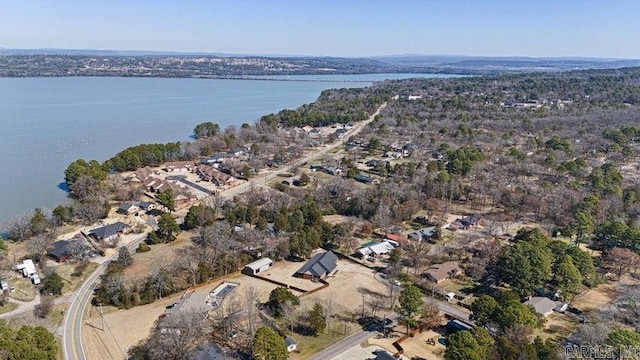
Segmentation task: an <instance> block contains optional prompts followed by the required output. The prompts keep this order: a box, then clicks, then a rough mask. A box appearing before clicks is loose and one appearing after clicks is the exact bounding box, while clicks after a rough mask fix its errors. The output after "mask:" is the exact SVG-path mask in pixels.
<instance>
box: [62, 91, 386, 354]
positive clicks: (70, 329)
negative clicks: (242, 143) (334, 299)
mask: <svg viewBox="0 0 640 360" xmlns="http://www.w3.org/2000/svg"><path fill="white" fill-rule="evenodd" d="M386 106H387V103H384V104H382V106H380V108H378V110H377V111H376V112H375V113H374V114H373V115H371V116H370V117H369V118H368V119H367V120H365V121H362V122H360V123H359V124H357V125H356V126H354V127H353V128H352V129H351V130H349V131H348V132H347V133H346V134H345V135H344V136H343V137H342V138H341V139H339V140H337V141H335V142H333V143H332V144H330V145H328V146H326V147H324V148H322V149H320V150H318V151H315V152H313V153H312V154H310V155H307V156H305V157H303V158H301V159H297V160H295V161H293V162H291V163H289V164H288V165H286V166H285V167H283V168H281V169H278V170H276V171H273V172H271V173H269V174H266V175H263V176H261V177H257V178H255V179H253V180H252V181H249V182H246V183H244V184H241V185H239V186H236V187H234V188H232V189H229V190H227V191H223V192H222V193H221V196H222V197H223V198H224V199H227V200H228V199H232V198H233V197H234V196H236V195H239V194H241V193H244V192H246V191H249V190H250V189H251V188H252V187H254V186H256V185H258V184H264V183H266V182H268V181H270V180H272V179H274V178H275V177H277V176H278V175H280V174H283V173H286V172H289V171H291V170H292V169H293V168H295V167H297V166H300V165H301V164H303V163H306V162H309V161H311V160H312V159H314V158H316V157H318V156H320V155H324V154H326V153H328V152H329V151H332V150H334V149H336V148H337V147H339V146H341V145H342V144H343V143H344V139H348V138H349V137H351V136H353V135H356V134H358V133H359V132H360V131H362V129H363V128H364V127H366V126H367V125H368V124H369V123H370V122H371V121H373V119H374V118H375V117H376V115H378V114H379V113H380V110H382V109H383V108H384V107H386ZM145 237H146V236H143V237H140V238H138V239H136V240H134V241H133V242H132V243H131V244H130V245H127V246H128V247H129V250H134V249H135V247H136V246H138V244H139V243H140V242H142V240H144V239H145ZM116 256H117V253H115V254H113V255H111V256H110V257H108V258H105V259H103V260H102V263H101V265H100V266H99V267H98V268H97V269H96V270H95V271H94V273H93V274H91V276H89V277H88V278H87V280H85V282H84V283H83V284H82V286H81V287H80V289H79V290H78V292H77V293H76V294H75V296H74V297H73V299H72V301H71V305H70V306H69V309H68V310H67V313H66V314H65V317H64V323H63V335H62V343H63V350H64V358H65V360H86V358H87V357H86V355H85V353H84V348H83V346H82V319H83V316H84V312H85V309H86V307H87V304H88V303H89V300H90V299H91V296H92V294H93V290H94V289H95V288H96V286H97V285H98V282H99V280H100V275H102V273H103V272H104V271H105V269H106V268H107V264H108V262H109V261H111V260H112V259H113V258H114V257H116ZM358 334H359V333H358ZM358 334H356V335H358ZM354 336H355V335H354ZM360 336H364V335H362V334H361V335H360ZM369 336H370V335H369ZM367 338H368V336H367ZM356 343H357V342H356Z"/></svg>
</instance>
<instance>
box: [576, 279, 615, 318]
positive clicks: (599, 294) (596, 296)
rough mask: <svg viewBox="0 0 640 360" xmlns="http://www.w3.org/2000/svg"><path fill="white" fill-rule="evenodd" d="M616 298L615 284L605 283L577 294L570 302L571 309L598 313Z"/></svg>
mask: <svg viewBox="0 0 640 360" xmlns="http://www.w3.org/2000/svg"><path fill="white" fill-rule="evenodd" d="M616 296H617V292H616V285H615V283H605V284H600V285H598V286H596V287H595V288H593V289H590V290H588V291H586V292H583V293H582V294H579V295H577V296H576V297H575V299H573V301H572V302H571V306H572V307H576V308H578V309H580V310H582V311H585V312H588V311H599V310H602V309H603V308H604V307H605V305H606V304H608V303H609V302H611V301H612V300H613V299H615V298H616Z"/></svg>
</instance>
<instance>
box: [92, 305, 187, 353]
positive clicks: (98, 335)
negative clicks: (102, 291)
mask: <svg viewBox="0 0 640 360" xmlns="http://www.w3.org/2000/svg"><path fill="white" fill-rule="evenodd" d="M182 295H183V293H178V294H174V295H172V296H169V297H166V298H164V299H161V300H158V301H156V302H154V303H153V304H148V305H143V306H137V307H134V308H131V309H128V310H116V309H113V308H105V309H103V310H104V328H103V327H102V322H101V320H100V310H99V308H96V307H92V306H89V309H88V311H87V313H86V315H85V316H86V317H85V324H84V326H83V327H82V332H83V344H84V348H85V351H86V354H87V358H89V359H92V360H112V359H119V360H120V359H124V358H125V354H126V352H127V350H128V349H129V348H130V347H132V346H134V345H136V344H137V343H139V342H140V341H142V340H144V339H146V338H147V337H148V336H149V334H150V333H151V329H152V328H153V324H154V323H155V322H156V320H158V318H159V317H160V315H162V314H163V313H164V310H165V307H166V306H167V305H169V304H171V303H173V302H175V301H177V300H178V299H180V297H181V296H182Z"/></svg>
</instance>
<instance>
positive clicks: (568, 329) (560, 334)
mask: <svg viewBox="0 0 640 360" xmlns="http://www.w3.org/2000/svg"><path fill="white" fill-rule="evenodd" d="M546 319H547V322H546V324H545V326H544V329H542V330H540V331H536V335H540V337H541V338H542V339H544V340H546V339H553V340H563V339H566V338H567V337H569V336H570V335H571V334H572V333H573V332H574V331H575V330H576V328H577V327H578V325H580V323H579V322H578V319H576V318H575V317H573V316H569V315H565V314H560V313H557V312H553V313H551V314H549V316H547V317H546Z"/></svg>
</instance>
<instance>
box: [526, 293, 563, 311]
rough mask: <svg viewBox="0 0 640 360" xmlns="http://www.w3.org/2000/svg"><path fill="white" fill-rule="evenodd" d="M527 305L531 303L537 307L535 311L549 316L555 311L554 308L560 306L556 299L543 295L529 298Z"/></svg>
mask: <svg viewBox="0 0 640 360" xmlns="http://www.w3.org/2000/svg"><path fill="white" fill-rule="evenodd" d="M524 304H525V305H531V306H533V308H534V309H535V311H536V312H537V313H538V314H540V315H542V316H547V315H549V314H551V313H552V312H553V309H555V308H556V307H558V304H556V302H555V301H553V300H551V299H549V298H546V297H542V296H534V297H532V298H531V299H529V300H527V301H526V302H525V303H524Z"/></svg>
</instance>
